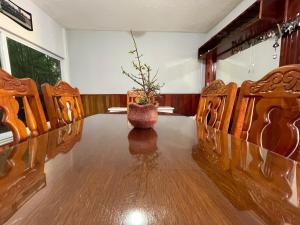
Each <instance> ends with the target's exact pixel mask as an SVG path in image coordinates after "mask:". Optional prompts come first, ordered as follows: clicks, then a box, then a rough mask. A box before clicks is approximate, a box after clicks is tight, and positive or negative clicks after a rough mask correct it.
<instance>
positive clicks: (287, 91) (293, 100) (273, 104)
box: [232, 64, 300, 159]
mask: <svg viewBox="0 0 300 225" xmlns="http://www.w3.org/2000/svg"><path fill="white" fill-rule="evenodd" d="M299 76H300V64H294V65H288V66H283V67H279V68H276V69H274V70H272V71H270V72H269V73H268V74H267V75H265V76H264V77H263V78H261V79H260V80H258V81H255V82H254V81H244V82H243V84H242V86H241V88H240V93H239V98H238V101H237V105H236V110H235V115H234V120H233V129H232V133H233V135H234V136H236V137H238V138H242V139H245V140H247V141H250V142H252V143H255V144H257V145H259V146H262V147H265V148H268V149H270V150H272V151H274V152H277V153H279V154H281V155H284V156H287V157H290V158H295V159H296V158H297V157H298V153H299V150H300V142H299V127H300V124H299V119H300V108H299V103H300V102H299V97H300V86H299V84H298V77H299Z"/></svg>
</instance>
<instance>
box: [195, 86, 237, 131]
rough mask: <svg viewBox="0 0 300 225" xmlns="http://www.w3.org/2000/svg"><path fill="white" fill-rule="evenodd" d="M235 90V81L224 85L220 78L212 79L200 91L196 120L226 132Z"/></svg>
mask: <svg viewBox="0 0 300 225" xmlns="http://www.w3.org/2000/svg"><path fill="white" fill-rule="evenodd" d="M236 92H237V85H236V83H229V84H227V85H225V84H224V82H223V81H221V80H215V81H213V82H212V83H211V84H210V85H209V86H208V87H206V88H204V89H203V91H202V93H201V96H200V100H199V105H198V112H197V121H198V122H201V123H204V124H206V125H209V126H211V127H214V128H216V129H218V130H221V131H224V132H228V127H229V123H230V119H231V113H232V109H233V105H234V101H235V98H236Z"/></svg>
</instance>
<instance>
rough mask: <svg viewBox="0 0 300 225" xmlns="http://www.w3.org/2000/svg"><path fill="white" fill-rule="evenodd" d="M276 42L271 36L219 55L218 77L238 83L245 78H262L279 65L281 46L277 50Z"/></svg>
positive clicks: (226, 81) (227, 81) (254, 79)
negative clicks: (235, 50) (245, 47)
mask: <svg viewBox="0 0 300 225" xmlns="http://www.w3.org/2000/svg"><path fill="white" fill-rule="evenodd" d="M274 43H275V38H270V39H267V40H265V41H262V42H260V43H258V44H256V45H253V46H251V47H249V48H247V49H244V50H241V51H237V52H235V54H233V53H232V52H228V53H227V54H224V55H221V56H219V57H218V60H217V64H216V79H221V80H223V81H224V82H225V83H229V82H232V81H233V82H236V83H237V84H238V85H241V84H242V83H243V81H245V80H253V81H256V80H259V79H261V78H262V77H263V76H264V75H266V74H267V73H268V72H270V71H271V70H272V69H275V68H277V67H279V59H280V46H278V47H277V48H276V51H275V49H274V47H273V45H274ZM278 43H280V39H279V40H278Z"/></svg>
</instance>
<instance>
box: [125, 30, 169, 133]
mask: <svg viewBox="0 0 300 225" xmlns="http://www.w3.org/2000/svg"><path fill="white" fill-rule="evenodd" d="M130 34H131V37H132V40H133V45H134V49H133V50H131V51H130V52H129V54H131V55H132V56H133V57H134V60H133V61H132V65H133V67H134V69H135V70H136V72H137V73H136V74H133V73H129V72H127V71H125V70H124V69H123V67H121V69H122V73H123V74H124V75H126V76H127V77H129V78H130V79H131V80H132V81H133V82H134V83H135V84H137V85H138V87H133V90H132V91H129V92H128V95H129V97H130V94H133V95H134V96H133V98H134V99H135V101H134V102H133V103H130V104H129V105H128V112H127V116H128V120H129V122H130V123H131V124H132V125H133V126H134V127H135V128H151V127H153V125H154V124H155V123H156V121H157V118H158V113H157V106H158V103H157V102H156V101H155V99H156V97H157V96H158V95H159V91H160V88H161V87H162V86H163V84H160V83H158V82H157V75H158V70H157V72H156V73H155V75H154V76H153V75H152V74H151V72H152V69H151V66H150V65H148V64H146V63H143V62H142V60H141V58H142V56H143V55H142V54H140V53H139V51H138V48H137V44H136V41H135V38H134V35H133V32H132V31H130Z"/></svg>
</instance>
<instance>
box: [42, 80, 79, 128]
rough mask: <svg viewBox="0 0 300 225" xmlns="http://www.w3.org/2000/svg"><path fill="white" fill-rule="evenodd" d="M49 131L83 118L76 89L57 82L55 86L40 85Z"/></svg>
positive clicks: (62, 82) (65, 83)
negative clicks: (49, 125) (49, 126)
mask: <svg viewBox="0 0 300 225" xmlns="http://www.w3.org/2000/svg"><path fill="white" fill-rule="evenodd" d="M42 92H43V96H44V100H45V104H46V109H47V113H48V118H49V120H50V124H51V129H55V128H58V127H61V126H64V125H66V124H70V123H73V122H75V121H77V120H80V119H83V118H84V111H83V106H82V102H81V97H80V93H79V90H78V88H72V87H71V86H70V85H69V84H68V83H67V82H64V81H59V82H58V83H57V84H56V85H55V86H51V85H50V84H47V83H46V84H43V85H42Z"/></svg>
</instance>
